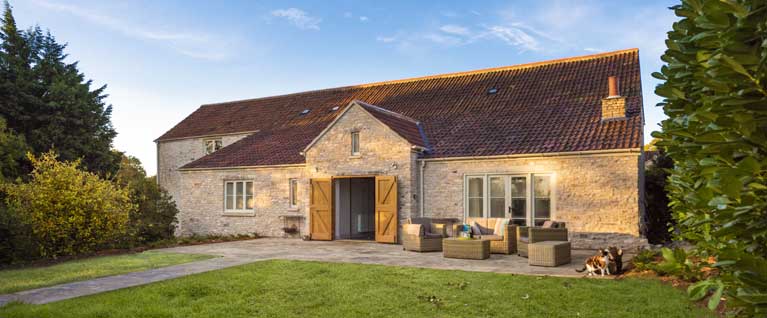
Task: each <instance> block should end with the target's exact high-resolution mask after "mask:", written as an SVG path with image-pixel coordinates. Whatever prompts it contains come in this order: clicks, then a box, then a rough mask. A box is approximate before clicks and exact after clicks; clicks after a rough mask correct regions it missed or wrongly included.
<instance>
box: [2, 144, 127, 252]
mask: <svg viewBox="0 0 767 318" xmlns="http://www.w3.org/2000/svg"><path fill="white" fill-rule="evenodd" d="M28 157H29V160H30V161H31V162H32V165H33V169H34V170H33V171H32V173H31V178H30V181H29V182H28V183H15V184H6V185H4V186H3V190H4V192H5V200H6V204H7V208H8V212H9V213H12V214H14V217H15V218H17V219H18V220H19V222H20V223H22V224H23V225H25V226H27V227H28V228H29V229H31V233H30V236H31V239H32V240H33V241H34V245H36V246H37V248H38V249H39V250H38V251H37V252H38V253H39V254H40V256H42V257H57V256H63V255H75V254H80V253H87V252H92V251H94V250H97V249H99V248H104V247H108V246H109V245H110V244H111V243H113V242H115V241H117V240H118V239H120V238H121V236H123V235H124V234H125V233H126V228H127V223H128V220H129V216H130V214H131V213H133V212H134V211H135V209H136V207H135V205H134V204H133V203H131V200H130V194H129V192H128V190H127V189H123V188H120V187H118V186H116V185H115V184H114V183H112V182H110V181H108V180H104V179H101V178H99V177H98V176H97V175H95V174H93V173H90V172H87V171H84V170H80V169H79V165H80V162H79V160H78V161H74V162H61V161H58V160H57V156H56V155H55V154H54V153H53V152H48V153H44V154H42V155H41V156H40V157H35V156H33V155H31V154H29V155H28Z"/></svg>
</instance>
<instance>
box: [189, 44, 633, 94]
mask: <svg viewBox="0 0 767 318" xmlns="http://www.w3.org/2000/svg"><path fill="white" fill-rule="evenodd" d="M632 52H639V48H630V49H624V50H617V51H611V52H602V53H597V54H588V55H580V56H572V57H565V58H559V59H553V60H546V61H540V62H531V63H522V64H515V65H507V66H499V67H491V68H483V69H477V70H472V71H462V72H452V73H443V74H435V75H426V76H417V77H409V78H403V79H398V80H388V81H380V82H372V83H366V84H356V85H347V86H338V87H330V88H321V89H314V90H308V91H302V92H294V93H287V94H280V95H272V96H264V97H256V98H248V99H240V100H232V101H226V102H220V103H210V104H203V105H201V106H200V107H205V106H218V105H226V104H235V103H243V102H249V101H255V100H263V99H270V98H277V97H286V96H292V95H301V94H307V93H315V92H322V91H329V90H342V89H354V88H368V87H375V86H383V85H391V84H399V83H408V82H416V81H422V80H428V79H436V78H452V77H459V76H467V75H475V74H484V73H493V72H500V71H508V70H518V69H528V68H535V67H539V66H546V65H554V64H562V63H570V62H580V61H587V60H592V59H597V58H602V57H607V56H613V55H620V54H625V53H632Z"/></svg>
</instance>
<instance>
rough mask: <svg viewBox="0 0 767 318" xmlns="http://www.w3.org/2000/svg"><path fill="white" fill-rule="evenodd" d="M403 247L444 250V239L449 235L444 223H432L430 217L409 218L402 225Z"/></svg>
mask: <svg viewBox="0 0 767 318" xmlns="http://www.w3.org/2000/svg"><path fill="white" fill-rule="evenodd" d="M402 234H403V237H402V249H404V250H407V251H415V252H436V251H441V250H442V239H443V238H445V237H447V229H446V228H445V225H444V224H438V223H431V222H430V220H429V219H423V218H421V219H408V220H407V224H403V225H402Z"/></svg>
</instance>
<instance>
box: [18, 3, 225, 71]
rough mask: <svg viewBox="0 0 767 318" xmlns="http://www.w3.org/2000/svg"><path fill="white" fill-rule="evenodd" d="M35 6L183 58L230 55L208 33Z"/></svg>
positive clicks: (74, 8) (50, 5)
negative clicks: (154, 44) (166, 49)
mask: <svg viewBox="0 0 767 318" xmlns="http://www.w3.org/2000/svg"><path fill="white" fill-rule="evenodd" d="M32 3H34V4H35V5H37V6H39V7H41V8H44V9H47V10H52V11H57V12H62V13H66V14H70V15H73V16H76V17H78V18H81V19H83V20H86V21H88V22H91V23H94V24H98V25H101V26H104V27H107V28H109V29H112V30H114V31H117V32H120V33H122V34H123V35H125V36H128V37H132V38H134V39H138V40H145V41H152V42H157V43H161V44H163V45H165V46H168V47H170V48H171V49H173V50H175V51H176V52H178V53H180V54H183V55H186V56H189V57H192V58H198V59H206V60H222V59H225V58H227V57H229V55H230V54H229V52H228V51H227V50H226V49H225V47H226V45H224V44H223V43H220V42H219V41H217V40H214V39H217V38H218V37H215V36H211V35H209V34H206V33H197V32H176V31H169V30H160V29H149V28H146V27H143V26H139V25H136V24H133V23H130V22H128V21H125V20H122V19H119V18H116V17H114V16H110V15H108V14H104V13H101V12H96V11H92V10H89V9H85V8H82V7H79V6H76V5H71V4H62V3H56V2H51V1H46V0H34V1H32Z"/></svg>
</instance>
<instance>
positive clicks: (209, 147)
mask: <svg viewBox="0 0 767 318" xmlns="http://www.w3.org/2000/svg"><path fill="white" fill-rule="evenodd" d="M204 145H205V154H206V155H209V154H212V153H214V152H216V151H217V150H219V149H221V148H223V146H224V144H223V142H222V141H221V139H220V138H219V139H206V140H205V141H204Z"/></svg>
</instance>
